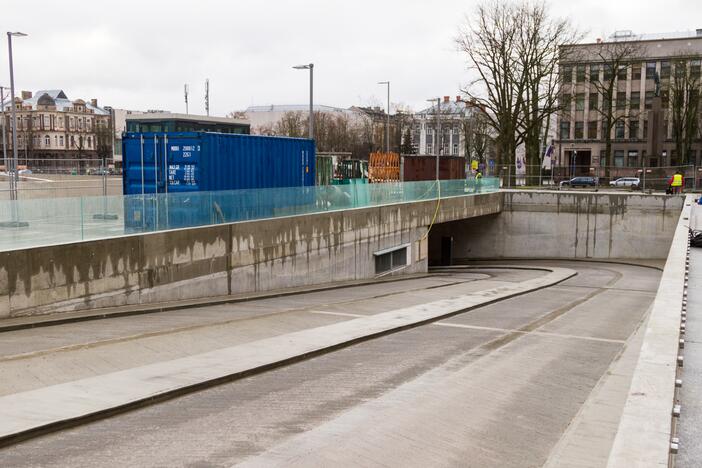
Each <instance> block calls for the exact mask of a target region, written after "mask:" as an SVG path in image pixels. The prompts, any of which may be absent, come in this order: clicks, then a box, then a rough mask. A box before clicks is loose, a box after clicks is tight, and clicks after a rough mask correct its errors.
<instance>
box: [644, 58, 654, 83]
mask: <svg viewBox="0 0 702 468" xmlns="http://www.w3.org/2000/svg"><path fill="white" fill-rule="evenodd" d="M655 77H656V62H646V79H647V80H652V79H654V78H655Z"/></svg>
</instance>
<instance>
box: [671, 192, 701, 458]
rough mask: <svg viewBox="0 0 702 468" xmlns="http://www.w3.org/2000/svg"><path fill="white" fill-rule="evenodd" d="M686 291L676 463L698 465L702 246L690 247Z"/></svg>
mask: <svg viewBox="0 0 702 468" xmlns="http://www.w3.org/2000/svg"><path fill="white" fill-rule="evenodd" d="M692 221H693V222H692V223H691V224H692V227H694V228H695V229H700V227H702V209H700V206H698V205H695V206H694V210H693V213H692ZM688 283H689V288H688V294H687V310H688V312H687V322H686V331H685V349H684V358H685V365H684V367H683V368H682V373H681V375H680V377H681V378H682V380H683V386H682V387H681V388H680V392H679V395H678V397H679V402H680V405H681V408H682V411H681V413H680V422H679V423H678V426H677V436H678V438H679V439H680V450H679V452H678V455H677V456H676V457H675V458H676V459H675V466H679V467H682V468H696V467H699V466H702V424H701V422H702V249H700V248H692V249H691V250H690V276H689V281H688Z"/></svg>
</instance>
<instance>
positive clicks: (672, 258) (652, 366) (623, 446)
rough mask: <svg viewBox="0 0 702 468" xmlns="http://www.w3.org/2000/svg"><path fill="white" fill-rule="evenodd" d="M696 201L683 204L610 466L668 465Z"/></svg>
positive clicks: (689, 199) (611, 455)
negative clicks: (690, 222) (689, 237)
mask: <svg viewBox="0 0 702 468" xmlns="http://www.w3.org/2000/svg"><path fill="white" fill-rule="evenodd" d="M691 201H692V197H691V196H688V197H687V200H686V201H685V203H684V205H683V209H682V212H681V213H680V218H679V220H678V225H677V227H676V229H675V235H674V237H673V242H672V243H671V247H670V252H669V255H668V260H667V261H666V264H665V268H664V269H663V275H662V277H661V281H660V285H659V287H658V292H657V294H656V298H655V299H654V301H653V307H652V310H651V315H650V318H649V321H648V325H647V327H646V334H645V336H644V342H643V345H642V346H641V352H640V354H639V359H638V362H637V363H636V368H635V370H634V377H633V379H632V382H631V387H630V388H629V396H628V398H627V401H626V404H625V406H624V411H623V413H622V418H621V420H620V422H619V428H618V430H617V435H616V437H615V439H614V444H613V446H612V451H611V452H610V455H609V460H608V463H607V466H608V467H609V468H620V467H621V468H624V467H626V468H630V467H649V466H668V465H669V461H670V438H671V430H672V426H671V418H672V412H673V404H674V398H675V375H676V371H677V363H676V361H677V356H678V351H679V349H678V348H679V338H680V317H681V307H682V301H683V291H684V278H685V260H686V258H687V248H688V228H687V224H688V223H689V218H690V213H691V206H690V203H691Z"/></svg>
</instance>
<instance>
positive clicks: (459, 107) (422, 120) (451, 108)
mask: <svg viewBox="0 0 702 468" xmlns="http://www.w3.org/2000/svg"><path fill="white" fill-rule="evenodd" d="M474 112H478V109H477V108H476V107H475V106H474V105H471V103H469V102H467V101H464V100H463V99H462V98H461V96H456V100H455V101H452V100H451V98H450V96H444V98H443V100H442V102H441V104H440V105H439V107H438V116H439V120H440V122H439V125H440V127H441V134H442V138H441V149H440V151H439V154H441V155H444V156H463V157H465V156H466V145H465V135H464V127H463V123H464V122H465V121H466V119H468V118H469V117H470V116H471V115H472V113H474ZM412 141H413V143H414V145H415V146H416V147H417V153H418V154H427V155H431V154H436V150H437V105H436V104H434V105H432V106H431V107H428V108H426V109H424V110H421V111H419V112H417V113H416V114H415V124H414V127H413V131H412Z"/></svg>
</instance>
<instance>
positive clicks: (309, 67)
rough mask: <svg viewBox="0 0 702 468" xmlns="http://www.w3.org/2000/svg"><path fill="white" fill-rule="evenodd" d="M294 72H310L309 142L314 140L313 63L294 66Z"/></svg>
mask: <svg viewBox="0 0 702 468" xmlns="http://www.w3.org/2000/svg"><path fill="white" fill-rule="evenodd" d="M293 68H294V69H296V70H309V71H310V120H309V127H310V128H309V130H310V135H309V137H310V140H314V97H313V96H314V63H309V64H307V65H295V66H294V67H293Z"/></svg>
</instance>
